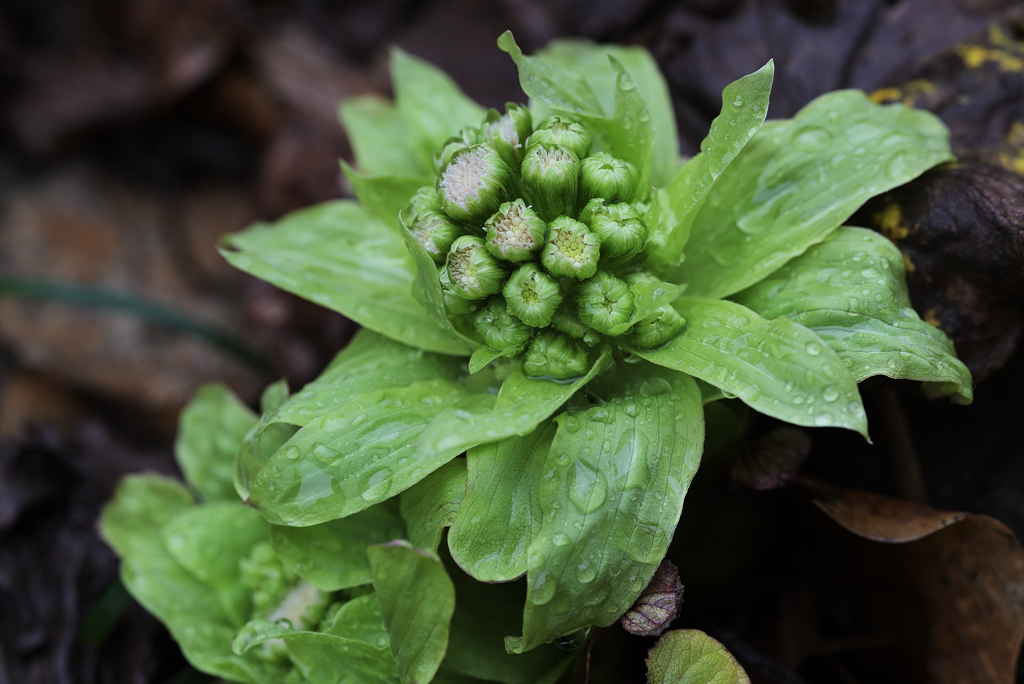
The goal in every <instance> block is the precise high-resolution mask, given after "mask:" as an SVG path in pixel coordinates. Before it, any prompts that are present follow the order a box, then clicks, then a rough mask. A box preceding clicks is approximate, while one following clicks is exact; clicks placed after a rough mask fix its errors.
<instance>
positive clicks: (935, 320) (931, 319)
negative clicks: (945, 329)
mask: <svg viewBox="0 0 1024 684" xmlns="http://www.w3.org/2000/svg"><path fill="white" fill-rule="evenodd" d="M924 320H925V321H927V322H928V323H931V324H932V325H934V326H935V327H936V328H941V327H942V326H941V325H939V317H938V316H937V315H936V313H935V309H928V310H927V311H925V312H924Z"/></svg>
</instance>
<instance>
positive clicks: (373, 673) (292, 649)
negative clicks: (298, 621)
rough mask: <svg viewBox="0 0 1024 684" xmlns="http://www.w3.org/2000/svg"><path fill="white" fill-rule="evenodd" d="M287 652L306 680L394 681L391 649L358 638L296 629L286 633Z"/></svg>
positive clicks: (338, 683) (345, 683)
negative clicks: (292, 632)
mask: <svg viewBox="0 0 1024 684" xmlns="http://www.w3.org/2000/svg"><path fill="white" fill-rule="evenodd" d="M285 644H286V645H287V647H288V655H289V657H290V658H291V661H292V663H294V664H295V667H296V668H298V670H299V672H300V673H301V674H302V676H303V677H305V678H306V680H307V681H308V682H309V684H396V683H397V682H398V681H399V680H398V677H397V671H396V669H395V661H394V659H393V658H392V657H391V653H390V651H389V650H388V649H387V648H386V647H385V648H377V647H376V646H373V645H371V644H368V643H366V642H365V641H360V640H358V639H344V638H342V637H336V636H332V635H330V634H322V633H319V632H297V633H295V634H292V635H288V636H286V637H285Z"/></svg>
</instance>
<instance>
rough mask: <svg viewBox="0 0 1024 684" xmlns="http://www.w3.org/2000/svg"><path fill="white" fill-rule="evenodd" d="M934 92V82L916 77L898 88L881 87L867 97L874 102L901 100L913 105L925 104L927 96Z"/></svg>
mask: <svg viewBox="0 0 1024 684" xmlns="http://www.w3.org/2000/svg"><path fill="white" fill-rule="evenodd" d="M935 92H936V90H935V84H933V83H932V82H931V81H927V80H925V79H923V78H917V79H914V80H913V81H908V82H907V83H905V84H904V85H902V86H900V87H899V88H881V89H879V90H876V91H874V92H873V93H871V95H869V96H868V97H869V98H870V100H871V101H872V102H874V103H876V104H893V103H896V102H902V103H903V104H905V105H906V106H908V107H913V106H915V105H918V104H921V105H927V103H928V99H929V97H930V96H931V95H934V94H935Z"/></svg>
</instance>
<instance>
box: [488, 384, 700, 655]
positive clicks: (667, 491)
mask: <svg viewBox="0 0 1024 684" xmlns="http://www.w3.org/2000/svg"><path fill="white" fill-rule="evenodd" d="M614 380H615V382H614V384H613V383H612V382H609V383H607V384H608V385H609V395H608V399H607V400H606V401H605V402H603V403H602V404H600V405H598V406H595V407H593V408H590V409H587V410H585V411H569V412H566V413H563V414H561V415H560V416H558V418H556V419H555V420H556V422H557V423H558V432H557V434H556V435H555V439H554V442H553V443H552V445H551V449H550V452H549V454H548V457H547V460H546V461H545V464H544V469H543V475H542V477H541V482H540V489H539V492H538V503H539V507H540V510H541V519H540V525H539V529H538V530H537V531H536V533H535V538H534V540H533V541H532V543H531V544H530V548H529V551H528V572H527V586H528V594H527V602H526V610H525V612H524V615H523V637H522V639H509V640H508V641H507V642H506V643H507V647H508V648H509V649H510V651H511V652H514V653H521V652H523V651H528V650H530V649H532V648H535V647H537V646H539V645H540V644H543V643H545V642H547V641H550V640H552V639H554V638H556V637H558V636H561V635H565V634H570V633H572V632H574V631H576V630H579V629H582V628H586V627H589V626H591V625H598V626H606V625H610V624H612V623H613V622H615V621H616V620H618V619H619V617H620V616H621V615H622V614H623V613H625V612H626V610H627V609H629V607H630V606H631V605H633V602H634V601H636V598H637V597H638V596H639V595H640V593H641V592H642V591H643V589H644V587H646V586H647V583H648V582H649V581H650V579H651V577H652V576H653V574H654V571H655V570H656V569H657V567H658V564H659V563H660V562H661V560H662V558H663V557H664V556H665V552H666V551H667V550H668V544H669V540H670V539H671V538H672V533H673V531H674V530H675V526H676V523H677V522H678V521H679V515H680V513H681V512H682V509H683V498H684V497H685V495H686V491H687V489H688V488H689V485H690V481H691V480H692V478H693V475H694V474H695V473H696V472H697V466H698V465H699V463H700V454H701V447H702V445H703V442H704V416H703V410H702V408H701V402H700V392H699V390H698V389H697V385H696V383H695V382H694V381H693V379H692V378H690V377H688V376H686V375H683V374H682V373H666V372H664V371H662V370H660V369H656V368H653V367H650V366H648V367H646V368H636V367H634V368H630V369H629V372H628V374H626V373H622V374H620V375H618V376H617V377H615V378H614Z"/></svg>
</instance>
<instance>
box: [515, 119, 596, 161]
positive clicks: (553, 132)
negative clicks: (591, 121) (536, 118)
mask: <svg viewBox="0 0 1024 684" xmlns="http://www.w3.org/2000/svg"><path fill="white" fill-rule="evenodd" d="M533 145H547V146H557V147H561V148H562V149H565V150H568V151H569V152H572V153H573V154H574V155H576V158H577V159H583V158H584V157H586V156H587V155H588V154H589V153H590V134H589V133H587V129H585V128H583V126H581V125H579V124H578V123H575V122H573V121H570V120H568V119H566V118H565V117H562V116H557V115H555V116H549V117H547V118H545V119H544V120H543V121H541V122H540V123H539V124H537V128H536V130H534V131H533V133H531V134H530V139H529V140H528V141H527V143H526V147H527V149H529V148H530V147H532V146H533Z"/></svg>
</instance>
